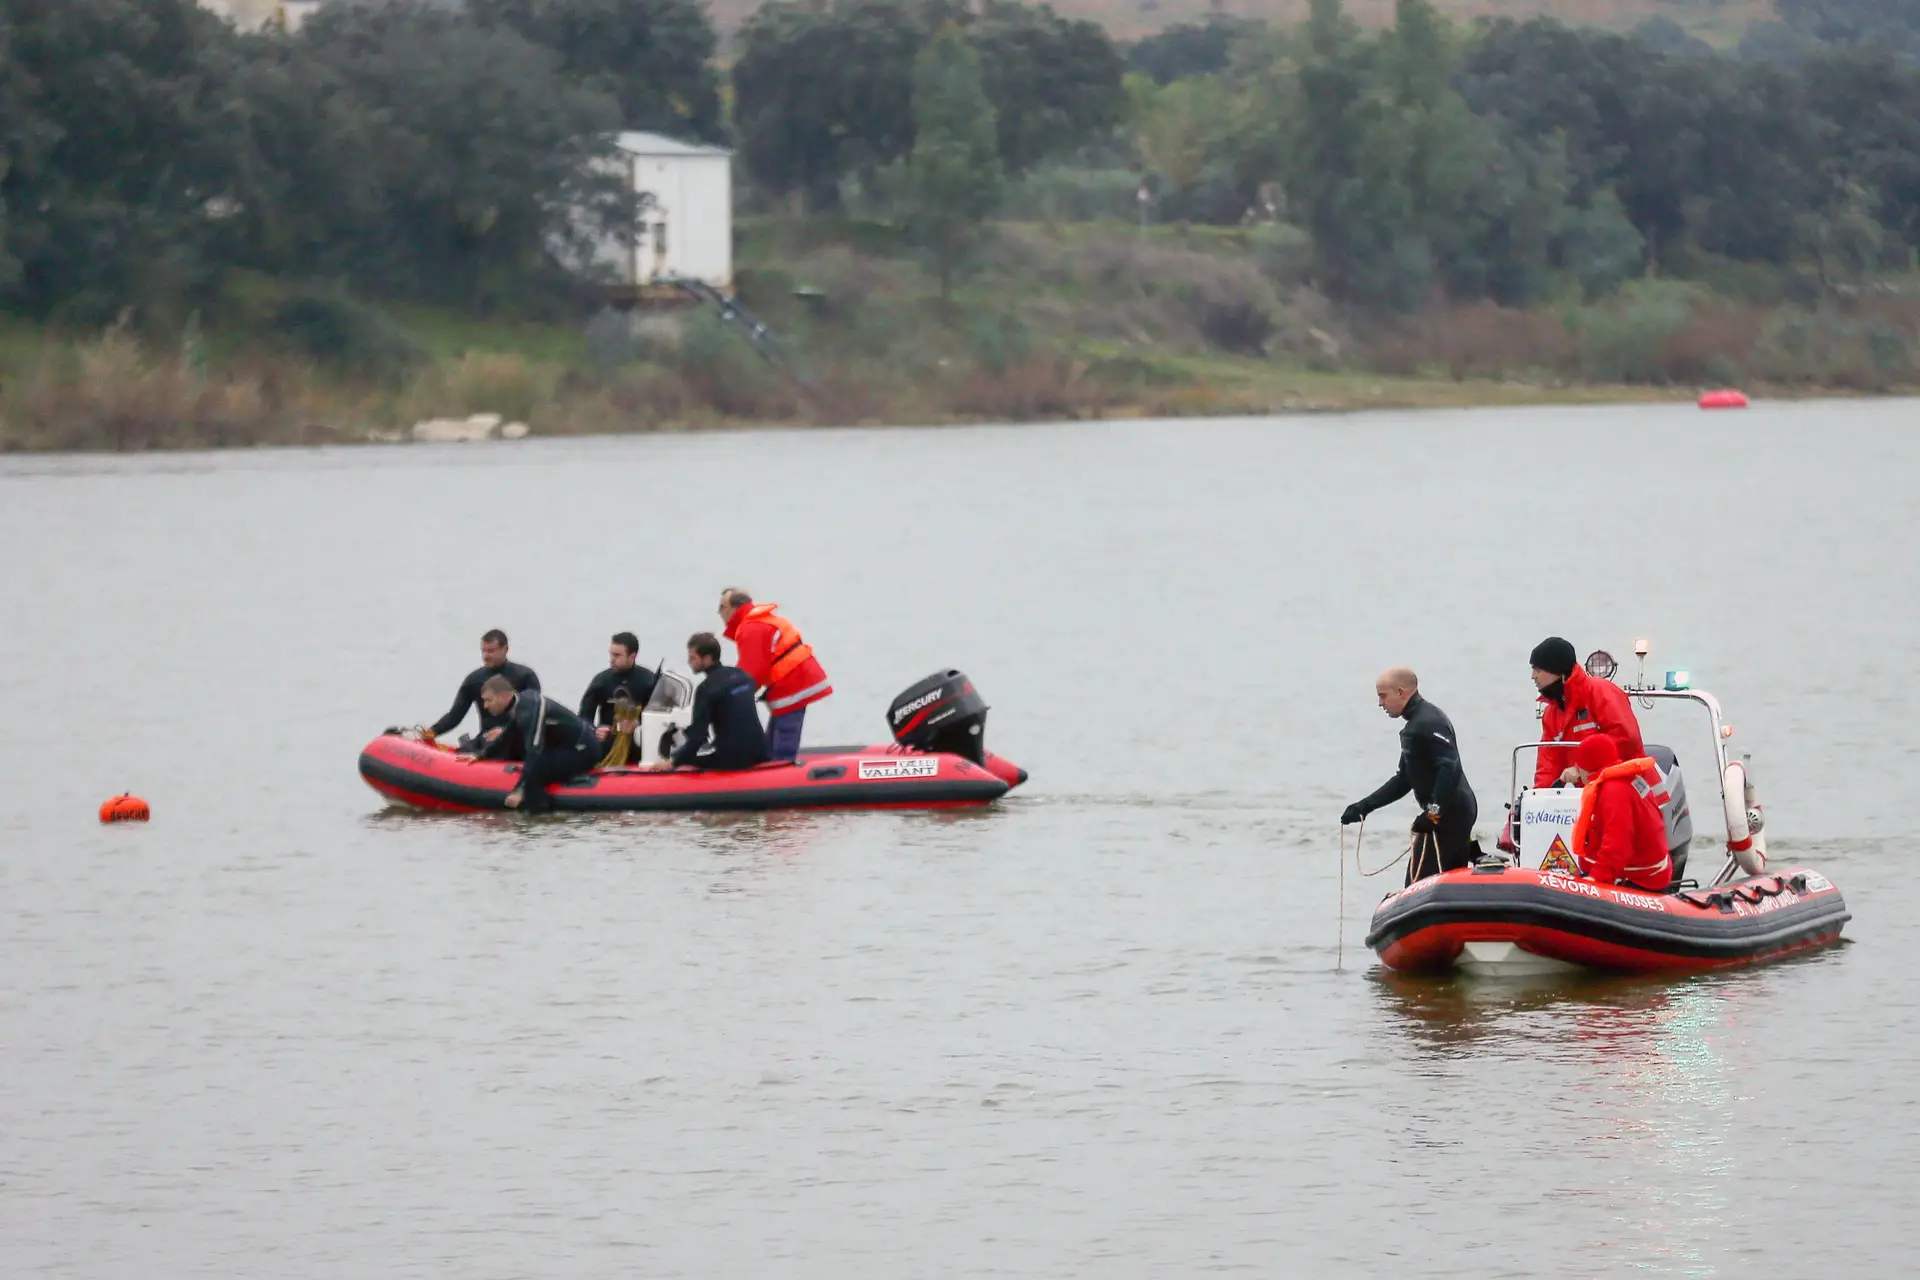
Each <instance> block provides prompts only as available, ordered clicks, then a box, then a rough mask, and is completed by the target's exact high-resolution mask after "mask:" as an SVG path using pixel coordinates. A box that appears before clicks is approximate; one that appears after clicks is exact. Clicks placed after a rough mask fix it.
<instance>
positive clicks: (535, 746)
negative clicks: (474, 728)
mask: <svg viewBox="0 0 1920 1280" xmlns="http://www.w3.org/2000/svg"><path fill="white" fill-rule="evenodd" d="M480 699H481V701H482V702H483V703H484V704H485V705H486V708H487V711H488V713H489V714H491V715H495V716H503V717H505V718H506V722H507V723H506V729H505V731H504V732H503V733H502V734H501V735H500V737H499V738H498V739H496V740H495V741H494V742H492V743H490V744H488V747H487V754H488V755H489V756H507V757H508V758H511V756H512V754H513V753H514V752H515V750H516V749H517V750H518V754H519V757H520V759H522V760H524V761H525V762H526V763H524V764H522V765H521V766H520V785H519V786H517V787H515V788H514V789H513V790H512V791H510V792H508V793H507V808H509V809H520V810H523V811H525V812H527V813H540V812H543V811H545V810H547V809H551V808H552V807H553V801H552V799H551V798H550V797H549V796H548V795H547V787H548V786H549V785H550V784H552V783H555V782H565V781H567V780H568V779H569V778H577V777H579V776H580V775H581V774H583V773H586V772H588V771H589V770H591V769H592V768H593V766H594V765H596V764H598V763H600V755H601V747H600V739H598V738H597V737H595V736H594V733H593V726H592V725H590V724H588V723H587V722H586V721H585V720H582V719H581V718H580V717H579V716H577V715H575V714H573V712H571V711H569V710H567V709H566V708H565V707H563V706H561V705H560V704H559V703H557V702H555V701H554V700H553V699H551V698H549V697H547V696H546V695H545V694H542V693H538V692H534V691H531V690H530V691H528V692H526V693H520V692H517V691H516V690H515V689H514V687H513V682H512V681H511V680H508V679H507V678H506V677H505V676H494V677H493V678H492V679H490V680H488V681H487V682H486V684H484V685H482V686H481V687H480Z"/></svg>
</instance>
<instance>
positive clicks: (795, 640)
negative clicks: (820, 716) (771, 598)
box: [720, 587, 833, 762]
mask: <svg viewBox="0 0 1920 1280" xmlns="http://www.w3.org/2000/svg"><path fill="white" fill-rule="evenodd" d="M779 607H780V606H779V605H777V604H755V603H754V602H753V597H752V596H750V595H748V594H747V593H746V592H745V591H744V590H742V589H741V588H739V587H728V588H727V589H726V590H725V591H722V592H721V593H720V617H721V618H722V619H724V620H725V622H726V624H727V625H726V630H725V632H724V634H725V635H726V637H727V639H729V640H731V641H733V644H734V648H735V650H736V651H737V652H738V654H739V657H738V659H737V661H738V662H739V664H740V670H742V671H744V672H746V673H747V678H748V679H750V680H752V681H753V685H754V688H756V689H764V690H765V691H766V703H767V752H768V754H767V758H768V759H769V760H784V761H788V762H791V761H793V760H795V759H797V758H798V757H799V755H800V730H801V727H802V726H803V725H804V724H805V723H806V719H807V707H808V706H809V705H811V704H812V703H815V702H818V701H820V699H822V698H824V697H826V696H827V695H828V694H830V693H832V692H833V684H832V682H830V681H829V680H828V679H827V673H826V671H825V670H824V669H822V667H821V666H820V663H819V661H818V660H816V659H815V658H814V656H813V646H812V645H810V644H808V643H807V642H806V641H805V640H804V639H802V638H801V635H800V629H799V628H798V627H796V626H794V625H793V624H792V623H791V622H788V621H787V620H786V619H785V618H783V617H781V616H780V615H779V614H778V613H777V612H775V611H776V610H777V609H779Z"/></svg>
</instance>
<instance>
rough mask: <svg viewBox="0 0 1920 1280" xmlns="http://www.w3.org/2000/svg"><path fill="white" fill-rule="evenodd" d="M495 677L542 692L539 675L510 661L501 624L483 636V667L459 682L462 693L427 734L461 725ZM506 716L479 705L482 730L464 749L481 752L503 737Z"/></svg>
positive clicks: (457, 695) (517, 688)
mask: <svg viewBox="0 0 1920 1280" xmlns="http://www.w3.org/2000/svg"><path fill="white" fill-rule="evenodd" d="M494 676H500V677H501V678H503V679H505V680H506V681H507V682H508V683H510V684H511V685H512V686H513V687H514V689H515V691H516V692H517V691H519V690H521V689H531V690H532V691H533V692H535V693H538V692H540V677H539V676H537V675H535V674H533V669H532V668H531V667H523V666H521V665H520V664H519V663H517V662H509V661H508V660H507V633H506V632H504V631H502V630H500V629H499V628H498V627H496V628H494V629H493V630H492V631H489V632H487V634H485V635H484V636H481V637H480V666H479V668H478V669H477V670H475V671H473V672H471V673H470V674H469V675H468V676H467V678H466V679H465V680H462V681H461V682H460V692H459V693H457V694H455V695H454V698H453V709H452V710H451V711H448V712H447V714H445V715H443V716H441V717H440V718H439V719H438V720H435V721H434V722H433V724H432V725H430V726H429V727H428V729H427V736H428V737H430V738H438V737H439V736H440V735H441V734H443V733H450V732H452V731H453V730H455V729H457V728H459V727H460V722H461V721H462V720H465V719H466V718H467V710H468V708H470V707H472V706H473V704H474V703H475V702H479V701H480V686H481V685H484V684H485V683H486V682H487V681H488V680H490V679H492V678H493V677H494ZM506 723H507V721H506V717H505V716H504V715H501V716H494V715H489V714H488V712H487V708H486V705H485V703H482V704H481V707H480V732H479V733H478V734H477V735H475V736H474V738H473V740H472V741H471V742H467V743H462V744H461V747H460V749H461V750H462V751H475V752H477V751H480V750H482V749H484V748H485V747H486V745H487V744H488V743H490V742H492V741H494V739H496V738H498V737H499V736H500V731H501V730H502V729H504V728H505V727H506Z"/></svg>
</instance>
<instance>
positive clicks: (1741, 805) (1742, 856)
mask: <svg viewBox="0 0 1920 1280" xmlns="http://www.w3.org/2000/svg"><path fill="white" fill-rule="evenodd" d="M1720 798H1721V801H1722V802H1723V807H1724V808H1725V810H1726V817H1727V852H1728V853H1729V854H1731V855H1732V856H1733V860H1734V861H1735V862H1737V863H1739V864H1740V869H1741V870H1742V871H1744V872H1746V873H1747V874H1748V875H1750V876H1757V875H1759V874H1760V873H1761V872H1762V871H1765V870H1766V867H1767V853H1766V849H1765V847H1764V846H1763V845H1761V844H1760V843H1759V838H1758V836H1759V833H1758V832H1756V831H1755V830H1754V829H1753V825H1752V823H1751V822H1749V821H1748V819H1747V767H1746V766H1745V765H1743V764H1741V763H1740V762H1739V761H1738V760H1734V761H1731V762H1729V763H1728V765H1727V772H1726V774H1725V775H1724V776H1722V778H1721V779H1720Z"/></svg>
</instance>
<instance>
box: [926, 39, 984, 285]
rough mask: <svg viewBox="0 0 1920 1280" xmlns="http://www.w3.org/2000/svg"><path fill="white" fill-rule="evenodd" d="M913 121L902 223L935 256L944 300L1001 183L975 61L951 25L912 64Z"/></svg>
mask: <svg viewBox="0 0 1920 1280" xmlns="http://www.w3.org/2000/svg"><path fill="white" fill-rule="evenodd" d="M913 122H914V128H915V135H914V143H913V154H912V155H911V156H910V157H909V158H908V160H907V204H908V211H909V212H908V219H907V225H908V229H909V231H910V232H911V234H912V235H913V236H914V238H915V239H917V240H918V241H919V242H920V243H922V244H924V245H925V246H926V247H927V249H928V251H929V252H930V253H931V254H932V255H933V260H934V269H935V271H936V272H937V273H938V275H939V277H940V300H941V301H942V302H945V301H947V300H948V299H949V298H950V297H951V296H952V293H953V273H954V269H955V268H956V267H957V266H958V265H959V263H960V261H961V259H962V257H963V256H964V255H965V253H966V252H967V250H968V249H969V248H971V247H972V245H973V244H974V242H975V240H976V239H977V238H978V237H979V234H980V226H981V223H983V222H984V221H985V220H986V218H987V216H988V215H989V214H991V213H992V212H993V211H994V210H995V209H997V208H998V207H999V205H1000V198H1001V195H1002V193H1003V191H1004V190H1005V185H1006V178H1005V173H1004V170H1003V169H1002V167H1001V163H1000V152H999V146H998V143H997V141H996V138H995V131H994V130H995V121H994V110H993V104H992V103H990V102H988V101H987V95H986V91H985V90H984V89H983V88H982V87H981V83H980V57H979V55H978V54H976V53H975V52H974V51H973V46H972V45H970V44H969V43H967V40H966V37H965V36H963V35H962V34H961V33H960V32H959V31H958V30H957V29H955V28H952V27H949V28H947V29H946V30H944V31H942V32H941V33H940V34H939V35H937V36H935V37H934V38H933V39H932V40H931V41H929V42H928V44H927V46H926V48H925V49H923V50H921V53H920V56H919V57H918V58H916V59H915V60H914V66H913Z"/></svg>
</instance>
